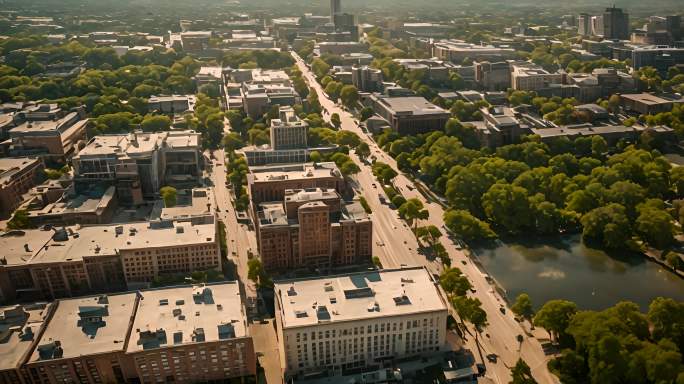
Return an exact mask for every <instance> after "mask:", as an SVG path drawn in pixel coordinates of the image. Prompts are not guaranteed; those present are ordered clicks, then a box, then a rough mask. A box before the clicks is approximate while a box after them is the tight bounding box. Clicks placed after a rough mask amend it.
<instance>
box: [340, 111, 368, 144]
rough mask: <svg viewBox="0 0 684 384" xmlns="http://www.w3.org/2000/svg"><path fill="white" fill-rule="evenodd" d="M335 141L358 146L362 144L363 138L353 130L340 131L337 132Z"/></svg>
mask: <svg viewBox="0 0 684 384" xmlns="http://www.w3.org/2000/svg"><path fill="white" fill-rule="evenodd" d="M333 115H335V114H333ZM335 141H336V142H337V144H338V145H346V146H348V147H352V148H354V147H357V146H358V145H359V144H361V139H360V138H359V136H358V135H357V134H356V133H354V132H352V131H338V132H337V133H336V134H335Z"/></svg>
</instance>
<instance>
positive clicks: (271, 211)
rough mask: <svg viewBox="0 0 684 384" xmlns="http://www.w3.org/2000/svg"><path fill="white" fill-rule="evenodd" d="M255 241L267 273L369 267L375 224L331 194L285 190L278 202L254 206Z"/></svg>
mask: <svg viewBox="0 0 684 384" xmlns="http://www.w3.org/2000/svg"><path fill="white" fill-rule="evenodd" d="M256 209H257V212H256V217H257V220H256V221H255V222H256V226H257V242H258V246H259V254H260V255H261V260H262V263H263V265H264V268H265V269H267V270H270V271H276V270H280V271H283V270H291V269H305V268H334V267H341V266H348V265H354V264H364V263H368V262H370V259H371V256H372V249H373V247H372V238H373V225H372V222H371V220H370V219H369V218H368V215H367V214H366V213H365V211H364V210H363V208H362V207H361V205H360V204H358V203H350V204H345V203H344V201H342V199H341V198H340V195H339V194H338V193H337V192H336V191H335V190H334V189H297V190H286V191H285V197H284V199H283V201H282V202H268V203H261V204H259V205H258V206H257V207H256Z"/></svg>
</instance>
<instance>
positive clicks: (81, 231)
mask: <svg viewBox="0 0 684 384" xmlns="http://www.w3.org/2000/svg"><path fill="white" fill-rule="evenodd" d="M216 231H217V229H216V224H215V223H214V222H211V223H209V224H200V223H198V224H195V223H192V222H179V221H153V222H149V223H147V222H144V223H133V224H125V225H99V226H86V227H78V226H76V227H67V228H61V229H56V230H26V231H11V232H8V233H5V234H3V235H1V236H0V247H1V248H2V249H4V250H5V252H4V253H3V255H2V258H0V301H5V302H12V301H16V300H22V301H26V300H40V299H55V298H60V297H73V296H78V295H83V294H88V293H92V292H107V291H116V290H124V289H135V288H139V287H146V286H148V285H149V284H150V283H151V282H153V281H154V280H155V279H156V278H158V277H163V276H174V275H184V274H189V273H191V272H193V271H198V270H209V269H215V270H221V252H220V248H219V242H218V236H217V232H216Z"/></svg>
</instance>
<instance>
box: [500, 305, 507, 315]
mask: <svg viewBox="0 0 684 384" xmlns="http://www.w3.org/2000/svg"><path fill="white" fill-rule="evenodd" d="M499 312H501V314H503V315H505V314H506V308H505V307H504V306H501V307H499Z"/></svg>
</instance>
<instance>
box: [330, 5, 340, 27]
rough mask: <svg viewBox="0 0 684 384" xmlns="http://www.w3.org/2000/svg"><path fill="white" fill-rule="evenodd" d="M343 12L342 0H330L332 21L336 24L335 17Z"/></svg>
mask: <svg viewBox="0 0 684 384" xmlns="http://www.w3.org/2000/svg"><path fill="white" fill-rule="evenodd" d="M341 12H342V0H330V21H331V22H333V23H334V22H335V15H337V14H339V13H341Z"/></svg>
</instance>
